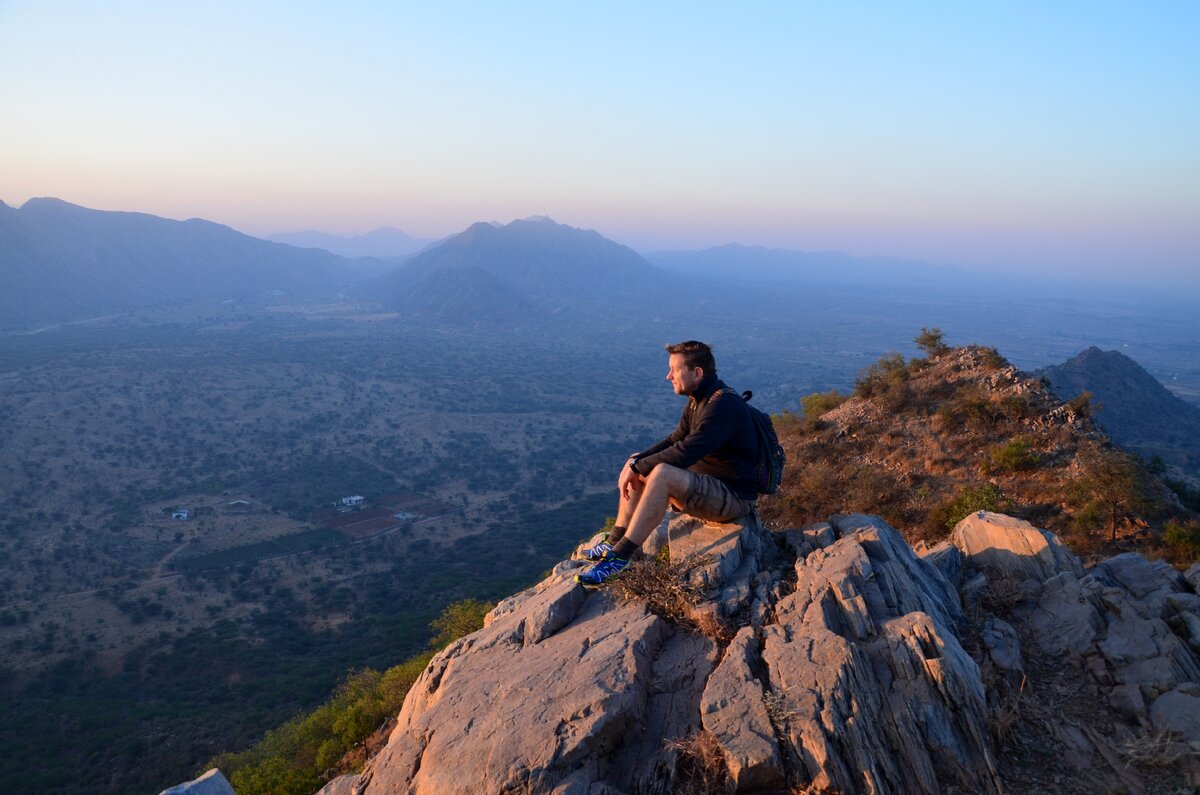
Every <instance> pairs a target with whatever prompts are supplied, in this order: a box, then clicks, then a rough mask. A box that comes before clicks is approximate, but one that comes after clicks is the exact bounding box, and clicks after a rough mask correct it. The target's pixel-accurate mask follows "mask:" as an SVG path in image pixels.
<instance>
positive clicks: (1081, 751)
mask: <svg viewBox="0 0 1200 795" xmlns="http://www.w3.org/2000/svg"><path fill="white" fill-rule="evenodd" d="M663 530H664V534H665V535H666V536H667V537H668V538H669V541H668V549H669V553H670V556H671V559H672V561H674V562H678V561H681V560H683V561H687V565H679V566H672V567H666V566H662V565H658V568H657V569H656V571H660V572H668V573H670V574H671V575H672V576H674V577H675V578H676V579H675V580H673V581H670V582H668V581H665V580H664V582H663V591H664V592H669V593H677V594H680V595H681V596H680V599H682V600H683V604H681V605H677V606H676V607H678V608H679V609H672V608H671V605H669V604H664V603H661V602H656V601H655V600H650V601H651V603H650V604H648V603H646V602H644V601H641V600H639V599H637V598H630V597H629V596H628V591H627V589H626V592H625V597H623V598H621V597H619V596H618V594H619V593H620V589H613V588H608V589H602V590H600V591H596V592H588V591H585V590H583V589H582V588H581V587H579V586H577V585H576V584H575V583H574V582H573V580H572V575H573V574H574V571H575V569H576V568H577V567H579V566H581V565H583V564H582V563H581V562H579V561H574V560H572V561H566V562H564V563H562V564H560V565H559V566H558V567H556V568H555V570H554V571H553V573H552V574H551V575H550V576H549V577H548V578H547V579H546V580H544V581H542V582H541V583H539V584H538V585H537V586H535V587H533V588H531V589H529V590H526V591H524V592H522V593H520V594H517V595H515V596H513V597H511V598H509V599H507V600H505V601H504V602H501V603H500V604H499V605H497V607H496V608H495V609H494V610H493V611H492V613H491V614H490V615H489V617H488V620H487V623H486V626H485V627H484V629H482V630H480V631H479V632H476V633H474V634H472V635H469V636H467V637H465V638H462V639H460V640H459V641H457V642H456V643H454V644H452V645H451V646H450V647H448V648H447V649H446V650H445V651H443V652H442V653H441V654H439V655H438V656H437V657H436V658H434V660H433V661H432V662H431V663H430V665H429V667H428V668H427V670H426V671H425V672H424V674H423V675H422V677H421V678H420V679H419V680H418V682H417V683H416V684H415V685H414V686H413V688H412V690H411V691H410V693H409V695H408V698H407V699H406V701H405V703H404V707H403V709H402V711H401V713H400V715H399V719H398V722H397V725H396V727H395V729H394V731H393V732H392V735H391V737H390V740H389V742H388V744H387V746H386V748H385V749H384V750H383V751H382V752H381V753H380V754H379V755H378V756H377V757H376V758H375V759H373V760H372V761H371V762H370V763H369V764H368V766H367V768H366V769H365V770H364V772H363V773H362V775H361V776H360V777H359V778H358V780H357V781H355V782H353V786H352V787H350V784H351V781H350V780H348V779H343V780H339V781H338V782H337V785H338V786H339V787H340V788H343V789H342V790H341V791H345V788H350V789H352V790H353V791H354V792H356V793H360V795H377V794H378V793H439V795H440V794H441V793H481V792H486V793H493V792H495V793H517V792H539V793H540V792H545V793H556V795H585V794H586V795H615V793H635V792H637V793H659V792H661V793H668V792H686V791H696V792H702V791H712V792H719V791H728V792H732V791H737V792H795V791H806V792H822V791H832V792H845V793H942V792H972V793H975V792H1001V791H1006V790H1008V791H1028V788H1029V787H1040V788H1044V789H1054V790H1056V791H1068V792H1069V791H1080V792H1083V791H1088V792H1098V791H1099V792H1104V791H1111V792H1130V791H1135V792H1136V791H1140V790H1144V789H1145V788H1146V787H1148V786H1150V785H1151V784H1155V785H1157V784H1161V783H1162V782H1163V781H1165V780H1167V779H1166V778H1164V777H1167V778H1170V777H1174V779H1171V780H1175V779H1178V780H1179V781H1180V782H1183V781H1184V780H1185V779H1186V777H1187V776H1188V775H1191V776H1193V777H1195V776H1196V775H1197V773H1198V771H1200V767H1198V765H1197V764H1196V760H1197V757H1198V755H1200V718H1197V716H1198V715H1200V596H1197V594H1196V592H1195V589H1196V581H1197V580H1200V567H1197V568H1194V569H1193V570H1191V571H1189V572H1188V573H1187V574H1186V575H1180V574H1179V573H1178V572H1175V571H1174V570H1173V569H1171V568H1170V567H1168V566H1166V565H1165V564H1161V563H1150V562H1148V561H1146V560H1145V559H1143V558H1141V557H1140V556H1137V555H1121V556H1118V557H1116V558H1113V559H1111V560H1109V561H1106V562H1105V563H1103V564H1100V565H1099V566H1096V567H1095V568H1093V569H1091V570H1085V569H1084V568H1083V567H1082V566H1081V565H1080V563H1079V561H1078V559H1076V558H1075V557H1074V556H1073V555H1072V554H1071V553H1070V552H1069V551H1068V550H1066V549H1065V548H1064V547H1062V546H1061V545H1059V544H1058V542H1057V540H1056V539H1055V538H1054V537H1053V536H1052V535H1050V534H1048V533H1045V532H1044V531H1041V530H1038V529H1037V528H1034V527H1032V526H1031V525H1028V524H1027V523H1024V522H1020V521H1018V520H1014V519H1010V518H1009V517H1003V516H998V515H995V514H979V515H975V516H972V517H968V519H966V520H964V521H963V522H962V523H960V524H959V526H958V527H957V528H956V530H955V532H954V534H953V536H952V537H951V538H950V539H949V540H948V541H946V542H944V543H943V544H940V545H939V546H937V547H935V548H933V549H922V550H921V554H918V553H917V552H916V551H914V550H913V549H912V548H911V547H910V546H909V545H908V544H907V543H906V542H905V541H904V539H903V538H902V536H901V535H900V534H899V533H898V532H897V531H895V530H894V529H892V528H891V527H889V526H888V525H887V524H886V523H884V522H883V521H882V520H880V519H878V518H875V517H869V516H861V515H854V516H836V517H833V518H831V519H830V520H829V521H828V522H823V523H819V524H815V525H811V526H809V527H805V528H802V529H796V530H788V531H784V532H770V531H766V530H764V529H763V528H762V527H761V526H760V525H759V524H758V523H757V522H756V521H749V522H744V523H741V524H736V525H713V524H702V523H699V522H696V521H694V520H690V519H688V518H686V517H678V518H675V519H674V520H672V521H671V522H670V524H669V525H664V528H663ZM660 541H661V539H660ZM640 565H641V566H645V567H652V566H655V565H656V564H655V562H654V561H651V560H648V561H646V562H644V563H642V564H640ZM646 571H649V569H647V570H646ZM623 576H628V575H623ZM689 597H694V598H689ZM681 616H683V617H684V618H685V619H686V620H681V618H680V617H681ZM697 627H703V628H705V629H706V632H703V633H702V632H699V631H697V629H696V628H697ZM1064 674H1065V675H1066V678H1067V679H1069V681H1070V683H1071V686H1070V688H1069V690H1070V692H1069V693H1068V694H1067V695H1066V696H1063V695H1062V694H1060V693H1058V691H1056V690H1054V685H1055V683H1057V682H1060V681H1062V680H1063V675H1064ZM1056 677H1057V678H1056ZM1055 698H1059V699H1061V700H1060V701H1059V702H1058V703H1057V704H1056V703H1054V702H1053V701H1051V699H1055ZM1035 707H1037V708H1035ZM1041 707H1045V709H1042V708H1041ZM1080 710H1083V712H1080ZM1031 738H1032V739H1035V740H1036V741H1037V742H1036V743H1034V744H1036V745H1038V748H1032V746H1031ZM1042 752H1045V754H1046V755H1047V758H1048V759H1049V761H1048V762H1046V763H1045V764H1041V763H1040V762H1039V758H1040V757H1038V756H1037V754H1038V753H1042ZM1163 763H1165V766H1161V765H1162V764H1163ZM1039 765H1040V766H1039ZM1156 765H1160V766H1156ZM1164 771H1165V772H1164ZM1197 781H1200V779H1196V778H1193V782H1194V783H1195V782H1197Z"/></svg>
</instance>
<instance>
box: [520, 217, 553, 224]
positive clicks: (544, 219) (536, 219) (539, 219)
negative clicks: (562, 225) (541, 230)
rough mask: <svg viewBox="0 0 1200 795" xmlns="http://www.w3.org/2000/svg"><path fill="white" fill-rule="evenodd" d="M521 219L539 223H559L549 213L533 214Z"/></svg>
mask: <svg viewBox="0 0 1200 795" xmlns="http://www.w3.org/2000/svg"><path fill="white" fill-rule="evenodd" d="M521 220H522V221H529V222H530V223H537V224H556V225H557V223H558V222H557V221H555V220H554V219H553V218H551V217H550V216H548V215H531V216H529V217H528V218H522V219H521Z"/></svg>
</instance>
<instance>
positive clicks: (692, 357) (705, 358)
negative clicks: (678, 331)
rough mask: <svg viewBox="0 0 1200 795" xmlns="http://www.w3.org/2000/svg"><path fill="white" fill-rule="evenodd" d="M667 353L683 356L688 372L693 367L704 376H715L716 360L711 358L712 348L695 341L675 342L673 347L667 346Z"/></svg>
mask: <svg viewBox="0 0 1200 795" xmlns="http://www.w3.org/2000/svg"><path fill="white" fill-rule="evenodd" d="M666 348H667V353H678V354H680V355H681V356H683V363H684V364H686V365H687V366H688V369H689V370H690V369H691V368H693V367H699V368H700V369H701V370H703V371H704V374H705V375H716V373H717V360H716V359H714V358H713V352H712V348H710V347H708V346H707V345H705V344H704V343H703V342H698V341H696V340H688V341H687V342H676V343H675V344H674V345H667V346H666Z"/></svg>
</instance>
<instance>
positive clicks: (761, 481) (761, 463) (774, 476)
mask: <svg viewBox="0 0 1200 795" xmlns="http://www.w3.org/2000/svg"><path fill="white" fill-rule="evenodd" d="M721 391H724V390H721ZM729 391H730V392H732V391H733V390H729ZM752 397H754V393H753V392H751V391H749V390H747V391H745V392H743V393H742V400H744V401H746V410H747V411H749V412H750V419H751V420H752V421H753V422H754V430H755V432H756V433H757V435H758V463H757V464H756V465H755V467H754V483H755V486H757V487H758V493H759V494H774V493H775V492H776V491H778V490H779V482H780V481H781V480H783V465H784V464H786V463H787V453H785V452H784V451H783V445H781V444H779V436H778V435H776V433H775V424H774V423H772V422H771V415H769V414H767V413H766V412H765V411H759V410H758V409H756V408H754V406H751V405H750V398H752Z"/></svg>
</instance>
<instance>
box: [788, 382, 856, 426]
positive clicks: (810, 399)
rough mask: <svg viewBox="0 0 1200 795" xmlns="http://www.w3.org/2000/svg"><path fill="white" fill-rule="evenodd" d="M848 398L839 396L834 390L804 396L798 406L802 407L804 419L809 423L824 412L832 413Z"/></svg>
mask: <svg viewBox="0 0 1200 795" xmlns="http://www.w3.org/2000/svg"><path fill="white" fill-rule="evenodd" d="M848 397H849V395H843V394H840V393H839V392H838V391H837V390H836V389H831V390H829V391H828V392H813V393H812V394H811V395H805V396H804V397H802V398H800V405H801V406H803V407H804V418H805V419H806V420H810V421H811V420H816V419H817V418H819V417H820V416H821V415H822V414H824V413H825V412H827V411H832V410H833V409H836V408H837V407H838V406H840V405H842V404H843V403H845V402H846V399H847V398H848Z"/></svg>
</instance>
